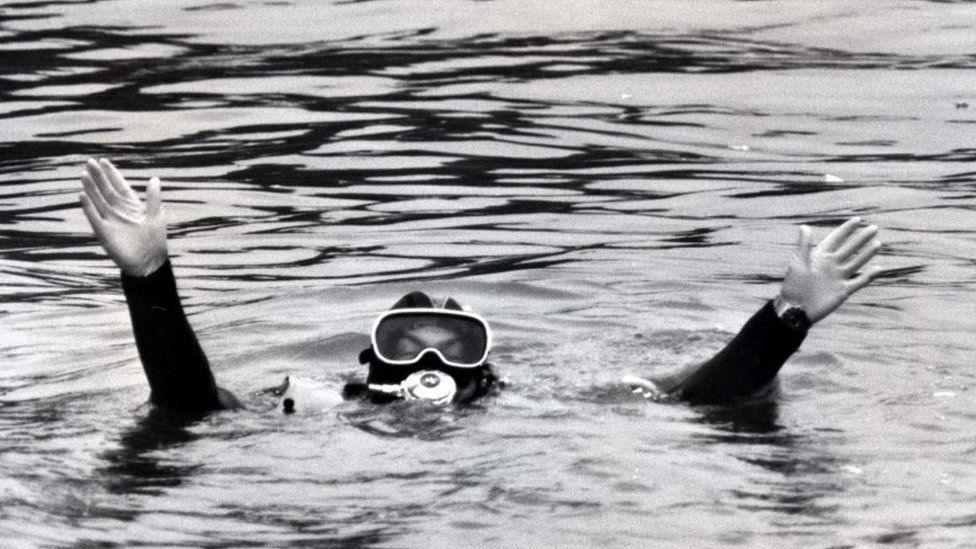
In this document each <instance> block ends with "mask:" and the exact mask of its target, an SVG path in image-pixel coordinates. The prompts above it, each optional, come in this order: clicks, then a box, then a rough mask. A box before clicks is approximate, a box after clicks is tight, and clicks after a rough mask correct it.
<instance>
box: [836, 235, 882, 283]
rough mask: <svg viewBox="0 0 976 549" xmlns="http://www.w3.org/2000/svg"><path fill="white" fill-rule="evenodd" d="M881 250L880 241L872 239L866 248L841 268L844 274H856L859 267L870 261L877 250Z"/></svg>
mask: <svg viewBox="0 0 976 549" xmlns="http://www.w3.org/2000/svg"><path fill="white" fill-rule="evenodd" d="M880 249H881V241H879V240H877V239H874V240H872V241H871V242H870V243H869V244H868V245H867V246H865V247H863V248H861V251H859V252H858V253H857V254H855V255H854V257H852V258H851V259H850V260H849V261H848V262H847V263H845V264H844V266H843V267H842V269H843V271H844V274H845V275H847V276H851V275H852V274H854V273H856V272H857V271H858V270H859V269H860V268H861V267H863V266H864V265H866V264H867V262H868V261H871V258H872V257H874V255H875V254H876V253H878V250H880Z"/></svg>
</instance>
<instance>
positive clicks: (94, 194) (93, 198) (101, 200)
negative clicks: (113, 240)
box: [81, 174, 111, 217]
mask: <svg viewBox="0 0 976 549" xmlns="http://www.w3.org/2000/svg"><path fill="white" fill-rule="evenodd" d="M81 185H82V186H83V187H84V188H85V196H87V197H88V200H89V202H90V203H91V204H92V205H93V206H94V207H95V210H96V211H97V212H98V215H99V216H101V217H107V216H109V215H111V214H110V211H111V207H110V206H109V204H108V202H106V201H105V197H103V196H102V193H101V191H99V190H98V185H96V184H95V182H94V181H92V179H91V177H90V176H89V175H88V174H83V175H82V176H81Z"/></svg>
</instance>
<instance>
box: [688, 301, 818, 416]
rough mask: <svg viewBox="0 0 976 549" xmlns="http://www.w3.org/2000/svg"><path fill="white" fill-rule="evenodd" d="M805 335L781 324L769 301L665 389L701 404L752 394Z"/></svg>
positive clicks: (768, 382)
mask: <svg viewBox="0 0 976 549" xmlns="http://www.w3.org/2000/svg"><path fill="white" fill-rule="evenodd" d="M806 335H807V330H804V329H795V328H792V327H790V326H787V325H786V324H784V323H783V321H782V320H781V319H780V318H779V316H778V315H777V314H776V310H775V309H774V308H773V302H772V301H769V302H768V303H766V305H765V306H763V308H762V309H759V312H757V313H756V314H754V315H753V316H752V318H750V319H749V320H748V321H747V322H746V324H745V326H743V327H742V330H740V331H739V333H738V335H736V336H735V338H734V339H733V340H732V341H731V342H729V344H728V345H726V346H725V348H724V349H722V350H721V351H719V352H718V354H716V355H715V356H714V357H712V359H711V360H709V361H708V362H705V363H704V364H702V365H701V366H699V367H698V368H696V369H694V370H692V371H691V373H690V374H688V375H687V377H685V378H684V379H683V380H682V381H680V382H679V383H678V385H677V386H676V387H674V388H673V389H672V390H671V391H669V392H670V393H671V394H672V395H673V396H675V397H677V398H679V399H682V400H687V401H689V402H694V403H701V404H721V403H727V402H731V401H733V400H736V399H740V398H748V397H750V396H754V395H756V394H758V393H760V392H761V391H762V390H763V389H765V388H766V387H768V386H769V384H770V382H771V381H773V379H774V378H775V377H776V373H777V372H779V369H780V368H782V366H783V364H784V363H785V362H786V359H788V358H789V357H790V355H792V354H793V353H794V352H795V351H796V350H797V349H798V348H799V347H800V343H802V342H803V339H804V338H805V337H806Z"/></svg>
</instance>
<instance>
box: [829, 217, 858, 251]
mask: <svg viewBox="0 0 976 549" xmlns="http://www.w3.org/2000/svg"><path fill="white" fill-rule="evenodd" d="M860 223H861V218H860V217H852V218H850V219H848V220H847V221H845V222H844V223H843V224H842V225H841V226H840V227H837V228H836V229H834V230H832V231H830V234H828V235H827V238H824V239H823V242H821V243H820V245H821V246H823V249H824V251H827V252H833V251H835V250H837V248H838V247H839V246H840V245H841V243H843V242H844V241H845V240H847V237H849V236H851V233H853V232H854V231H855V230H856V229H857V226H858V225H859V224H860Z"/></svg>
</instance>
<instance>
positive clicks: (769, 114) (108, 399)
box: [0, 0, 976, 547]
mask: <svg viewBox="0 0 976 549" xmlns="http://www.w3.org/2000/svg"><path fill="white" fill-rule="evenodd" d="M974 37H976V11H974V9H973V7H972V4H970V3H966V2H922V1H894V2H886V3H883V4H882V3H877V4H876V5H875V4H872V3H867V2H853V1H849V2H839V1H830V2H816V3H814V2H804V3H800V2H786V1H773V2H733V1H728V0H721V1H720V0H711V1H705V2H695V3H691V2H679V1H677V0H671V1H666V2H658V3H653V4H651V3H648V2H638V1H627V0H615V1H612V2H601V3H595V2H594V3H586V2H582V1H573V0H557V1H554V2H539V3H532V4H530V3H527V2H517V1H514V0H496V1H491V2H467V1H446V0H430V1H420V0H413V1H407V0H404V1H396V2H389V1H387V2H384V1H365V0H349V1H335V2H331V3H325V2H313V1H311V0H307V1H300V0H295V1H286V2H245V1H233V2H210V3H208V2H200V1H199V0H198V1H193V2H183V1H176V0H168V1H160V2H152V3H151V4H150V3H149V2H140V3H135V2H128V3H127V2H118V1H116V2H111V1H98V0H95V1H85V2H82V1H78V2H72V1H51V2H44V1H41V2H26V1H14V2H0V184H2V186H0V281H2V285H0V311H2V313H0V314H2V318H3V321H2V324H0V357H2V359H3V360H2V363H3V366H2V368H0V532H3V538H2V541H0V545H3V546H10V547H24V546H45V547H89V546H100V547H103V546H104V547H109V546H116V545H118V546H140V545H153V546H159V545H181V546H206V547H230V546H235V547H236V546H277V547H281V546H344V547H359V546H376V547H421V546H431V547H458V546H475V545H477V546H490V547H514V546H521V547H528V546H550V547H554V546H560V547H566V546H594V547H628V546H630V547H646V546H662V547H669V546H676V545H695V546H708V547H711V546H716V547H718V546H740V545H744V544H745V545H751V546H770V547H772V546H777V547H782V546H811V547H836V546H864V545H872V544H882V545H894V546H908V547H913V546H924V547H959V546H973V545H970V544H973V543H974V542H973V541H972V540H973V539H976V512H974V509H976V506H974V503H976V497H974V495H973V494H974V493H976V474H974V471H973V463H972V462H973V453H974V450H976V442H974V440H976V437H974V435H976V412H974V409H976V408H974V398H973V395H974V372H973V367H974V363H973V362H974V361H973V357H974V356H976V352H974V351H976V341H974V340H976V337H974V334H976V306H974V302H976V300H974V299H973V289H974V286H976V269H974V267H976V261H974V259H973V258H974V257H976V238H974V230H976V213H974V204H976V202H974V195H976V192H974V191H976V185H974V182H976V167H974V164H973V161H974V160H976V146H974V133H973V129H974V123H976V73H974V71H973V69H974V65H976V47H974V46H976V38H974ZM88 155H97V156H108V157H111V158H113V159H115V160H116V161H117V163H118V164H119V165H120V166H121V167H122V168H123V169H124V171H125V172H126V173H127V174H131V175H132V176H133V177H135V178H136V179H139V180H144V179H146V178H148V176H150V175H152V174H155V175H159V176H160V177H162V178H163V180H164V195H165V198H166V201H167V203H166V207H167V214H168V218H169V221H170V226H171V231H170V235H171V236H170V250H171V255H172V256H173V258H174V264H175V265H176V270H177V274H178V276H179V278H180V284H181V291H182V294H183V296H184V301H185V303H186V305H187V308H188V310H189V311H190V312H191V314H192V318H191V320H192V322H193V324H194V326H195V327H196V328H197V331H198V334H199V336H200V338H201V340H202V342H203V345H204V347H205V348H206V349H207V352H208V355H209V356H210V359H211V362H212V363H213V364H214V369H215V372H216V375H217V377H218V379H219V380H220V381H221V383H222V384H223V385H224V386H226V387H228V388H230V389H232V390H234V391H235V392H236V393H238V394H240V395H242V396H245V397H246V400H247V401H248V402H249V405H250V407H251V408H252V410H251V411H249V412H244V413H220V414H215V415H212V416H210V417H207V418H205V419H203V420H199V421H189V420H180V419H179V418H172V417H160V416H159V415H157V414H154V413H152V412H151V411H150V410H149V409H148V407H146V406H145V405H144V404H143V403H144V401H145V399H146V396H147V390H146V386H145V380H144V378H143V375H142V371H141V368H140V367H139V364H138V358H137V357H136V352H135V348H134V345H133V343H132V337H131V332H130V328H129V324H128V317H127V313H126V310H125V306H124V304H123V298H122V296H121V291H120V288H119V284H118V275H117V272H116V270H115V268H114V267H113V266H112V265H111V263H110V262H109V261H108V260H107V259H106V258H105V257H104V256H103V254H102V253H101V252H100V250H99V248H98V247H97V245H96V243H95V241H94V239H93V238H92V236H91V233H90V230H89V229H88V227H87V226H86V223H85V221H84V219H83V217H82V214H81V211H80V208H79V207H78V204H77V193H78V192H79V191H80V183H79V182H78V176H79V174H80V172H81V161H82V159H83V158H84V157H85V156H88ZM852 214H858V215H862V216H865V217H866V218H868V219H869V220H871V221H872V222H874V223H877V224H878V225H879V226H881V227H882V237H883V239H884V240H885V242H886V247H885V250H884V252H883V254H882V256H881V257H880V258H879V261H878V262H879V264H882V265H883V266H884V267H885V268H887V269H888V270H887V272H886V274H885V275H884V277H883V278H882V279H881V280H880V281H879V282H878V283H876V284H874V285H872V286H871V287H869V288H868V289H866V290H864V291H863V292H862V293H861V294H859V295H857V296H856V297H855V298H853V299H852V301H851V302H850V303H849V304H847V305H845V307H843V308H842V309H841V310H840V311H838V313H836V314H835V315H834V316H832V317H831V318H830V319H828V320H826V321H824V322H823V323H822V324H821V325H818V326H817V327H816V328H815V329H814V331H813V332H812V333H811V335H810V337H809V338H808V339H807V341H806V342H805V343H804V345H803V348H802V350H801V352H800V353H799V354H798V355H796V356H795V357H794V358H793V359H791V361H790V362H789V363H788V364H787V366H786V368H785V369H784V370H783V373H782V375H781V380H782V391H781V393H782V394H781V395H780V396H779V397H778V398H777V399H776V400H775V401H774V402H769V403H765V404H761V405H753V406H743V407H733V408H709V407H689V406H683V405H661V404H651V403H648V402H645V401H643V400H642V399H640V398H637V397H634V396H633V395H631V394H630V393H628V392H627V391H626V390H624V389H622V388H621V387H620V386H619V384H618V383H617V381H618V380H619V378H620V377H621V376H622V375H623V374H626V373H640V374H654V373H666V372H669V371H673V370H675V369H677V368H679V367H681V366H684V365H687V364H690V363H693V362H695V361H698V360H701V359H702V358H704V357H707V356H708V355H709V354H710V353H711V352H714V351H715V350H716V349H718V348H720V347H721V345H722V344H723V343H724V342H725V341H727V340H728V339H729V337H730V336H731V334H733V333H734V332H735V331H736V330H737V329H738V327H739V326H740V325H741V323H742V322H743V321H744V320H745V319H746V318H747V317H748V316H749V315H750V314H751V313H752V312H753V311H754V310H755V309H756V308H757V307H759V306H760V305H761V304H762V302H763V300H764V299H766V298H769V297H771V296H772V295H774V294H775V292H776V289H777V284H778V279H779V276H780V275H781V273H782V271H783V268H784V266H785V262H786V260H787V258H788V256H789V254H790V249H791V246H792V242H793V239H794V236H795V233H796V225H798V224H800V223H810V224H813V225H815V226H818V227H826V226H830V225H833V224H835V223H837V222H838V221H839V220H841V219H843V218H845V217H848V216H850V215H852ZM822 232H823V229H820V233H821V234H822ZM412 289H425V290H427V291H429V292H431V293H434V294H438V295H453V296H456V297H457V298H459V299H460V300H461V301H463V302H466V303H467V304H469V305H471V306H472V307H473V308H474V309H475V310H478V311H480V312H482V313H484V314H485V315H486V316H488V317H489V318H490V319H491V320H492V322H493V325H494V326H495V330H496V332H497V336H498V337H497V339H498V340H499V341H498V346H497V349H496V352H495V355H494V356H495V360H494V361H495V363H496V364H497V366H498V368H499V369H500V370H501V371H502V372H503V373H504V374H506V375H507V376H508V377H509V378H510V380H511V382H512V384H511V388H510V389H508V390H506V391H505V392H504V393H503V394H501V395H499V396H497V397H494V398H492V399H489V400H487V401H485V402H483V403H481V404H480V405H478V406H475V407H471V408H465V409H460V410H449V411H437V410H428V409H421V408H417V407H411V406H402V405H393V406H385V407H374V406H369V405H363V404H361V403H353V402H348V403H342V404H340V405H338V406H337V407H336V409H335V410H333V411H330V412H327V413H323V414H317V415H310V416H304V417H284V416H281V415H279V414H278V413H276V412H274V411H271V410H270V409H269V405H270V402H269V400H268V398H269V397H267V396H265V395H264V394H263V393H262V392H261V390H262V389H263V388H265V387H269V386H272V385H274V384H276V383H277V382H278V381H279V380H280V379H281V377H282V376H284V375H286V374H296V373H297V374H299V375H305V376H310V377H314V378H316V379H319V380H321V381H324V382H326V383H329V384H332V385H335V387H336V390H337V391H338V387H339V386H340V385H341V383H342V382H343V380H344V379H347V378H348V377H350V376H355V375H360V374H362V371H361V369H360V367H359V366H357V362H356V355H357V353H358V352H359V350H360V349H362V347H363V346H364V345H365V343H366V335H365V334H366V332H367V330H368V329H369V324H370V321H371V319H372V316H373V315H374V314H375V313H377V312H378V311H381V310H383V309H385V308H387V307H388V306H389V305H390V304H391V303H392V302H393V301H394V300H395V299H396V297H398V296H399V295H400V294H402V293H404V292H406V291H408V290H412Z"/></svg>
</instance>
